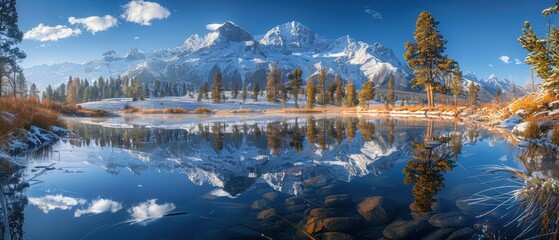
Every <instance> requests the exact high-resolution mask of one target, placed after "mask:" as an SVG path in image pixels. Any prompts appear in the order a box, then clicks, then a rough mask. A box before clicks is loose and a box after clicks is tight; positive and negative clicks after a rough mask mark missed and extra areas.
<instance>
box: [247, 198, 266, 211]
mask: <svg viewBox="0 0 559 240" xmlns="http://www.w3.org/2000/svg"><path fill="white" fill-rule="evenodd" d="M269 206H270V202H269V201H268V200H264V199H258V200H256V201H254V202H252V205H250V207H251V208H252V209H254V210H262V209H266V208H268V207H269Z"/></svg>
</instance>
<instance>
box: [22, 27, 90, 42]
mask: <svg viewBox="0 0 559 240" xmlns="http://www.w3.org/2000/svg"><path fill="white" fill-rule="evenodd" d="M81 33H82V31H81V30H79V29H72V28H69V27H67V26H65V25H57V26H55V27H51V26H45V25H43V24H42V23H41V24H39V26H37V27H34V28H33V29H31V30H29V31H27V32H26V33H25V34H24V35H23V38H24V39H29V40H35V41H41V42H45V41H57V40H58V39H63V38H68V37H72V36H78V35H80V34H81Z"/></svg>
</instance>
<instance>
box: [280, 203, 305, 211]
mask: <svg viewBox="0 0 559 240" xmlns="http://www.w3.org/2000/svg"><path fill="white" fill-rule="evenodd" d="M307 208H308V206H307V204H299V205H293V206H289V207H285V210H286V211H287V212H288V213H298V212H303V211H305V209H307Z"/></svg>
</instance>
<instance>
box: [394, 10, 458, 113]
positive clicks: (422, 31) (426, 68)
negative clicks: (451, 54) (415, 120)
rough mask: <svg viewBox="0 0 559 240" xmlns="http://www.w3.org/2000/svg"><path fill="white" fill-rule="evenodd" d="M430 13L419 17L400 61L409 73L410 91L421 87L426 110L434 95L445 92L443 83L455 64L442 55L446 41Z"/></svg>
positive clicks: (430, 105) (432, 101)
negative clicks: (412, 75) (411, 70)
mask: <svg viewBox="0 0 559 240" xmlns="http://www.w3.org/2000/svg"><path fill="white" fill-rule="evenodd" d="M438 24H439V22H437V21H435V19H434V18H433V16H431V13H429V12H427V11H424V12H421V13H420V14H419V18H418V19H417V22H416V29H415V32H414V40H415V42H414V43H412V42H406V44H405V49H406V53H405V54H404V59H406V61H407V63H408V66H409V67H410V68H411V69H413V74H414V76H415V77H414V78H412V80H411V83H412V88H416V87H422V88H423V89H424V90H425V92H426V93H427V103H428V106H429V107H434V106H435V101H434V100H435V93H436V92H445V88H446V87H447V86H445V85H444V82H445V81H444V79H445V78H446V77H447V76H448V75H449V74H450V73H451V72H452V69H453V68H454V67H455V65H456V63H455V62H454V60H453V59H452V58H448V57H447V56H446V55H445V54H444V51H445V49H446V47H445V44H446V42H447V41H446V40H445V39H444V38H443V36H442V35H441V33H440V32H439V29H438V28H437V25H438Z"/></svg>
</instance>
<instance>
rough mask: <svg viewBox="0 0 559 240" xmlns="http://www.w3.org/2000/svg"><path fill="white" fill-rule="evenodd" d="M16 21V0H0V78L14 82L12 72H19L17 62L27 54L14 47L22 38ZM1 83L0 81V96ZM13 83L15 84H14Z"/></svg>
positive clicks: (0, 92) (0, 93)
mask: <svg viewBox="0 0 559 240" xmlns="http://www.w3.org/2000/svg"><path fill="white" fill-rule="evenodd" d="M17 21H18V15H17V11H16V0H0V39H1V40H0V79H2V78H4V77H6V78H8V79H9V80H10V81H12V82H14V83H15V75H14V74H13V73H17V72H20V68H19V66H18V64H17V63H18V61H19V60H22V59H25V57H26V56H27V55H25V53H24V52H23V51H21V50H20V49H19V47H16V45H17V44H19V43H21V40H22V38H23V33H22V32H21V31H20V30H19V27H18V25H17ZM2 84H3V83H2V81H0V97H1V96H2V91H1V90H2V88H3V86H2ZM13 85H14V86H15V84H13ZM14 95H15V94H14Z"/></svg>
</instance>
